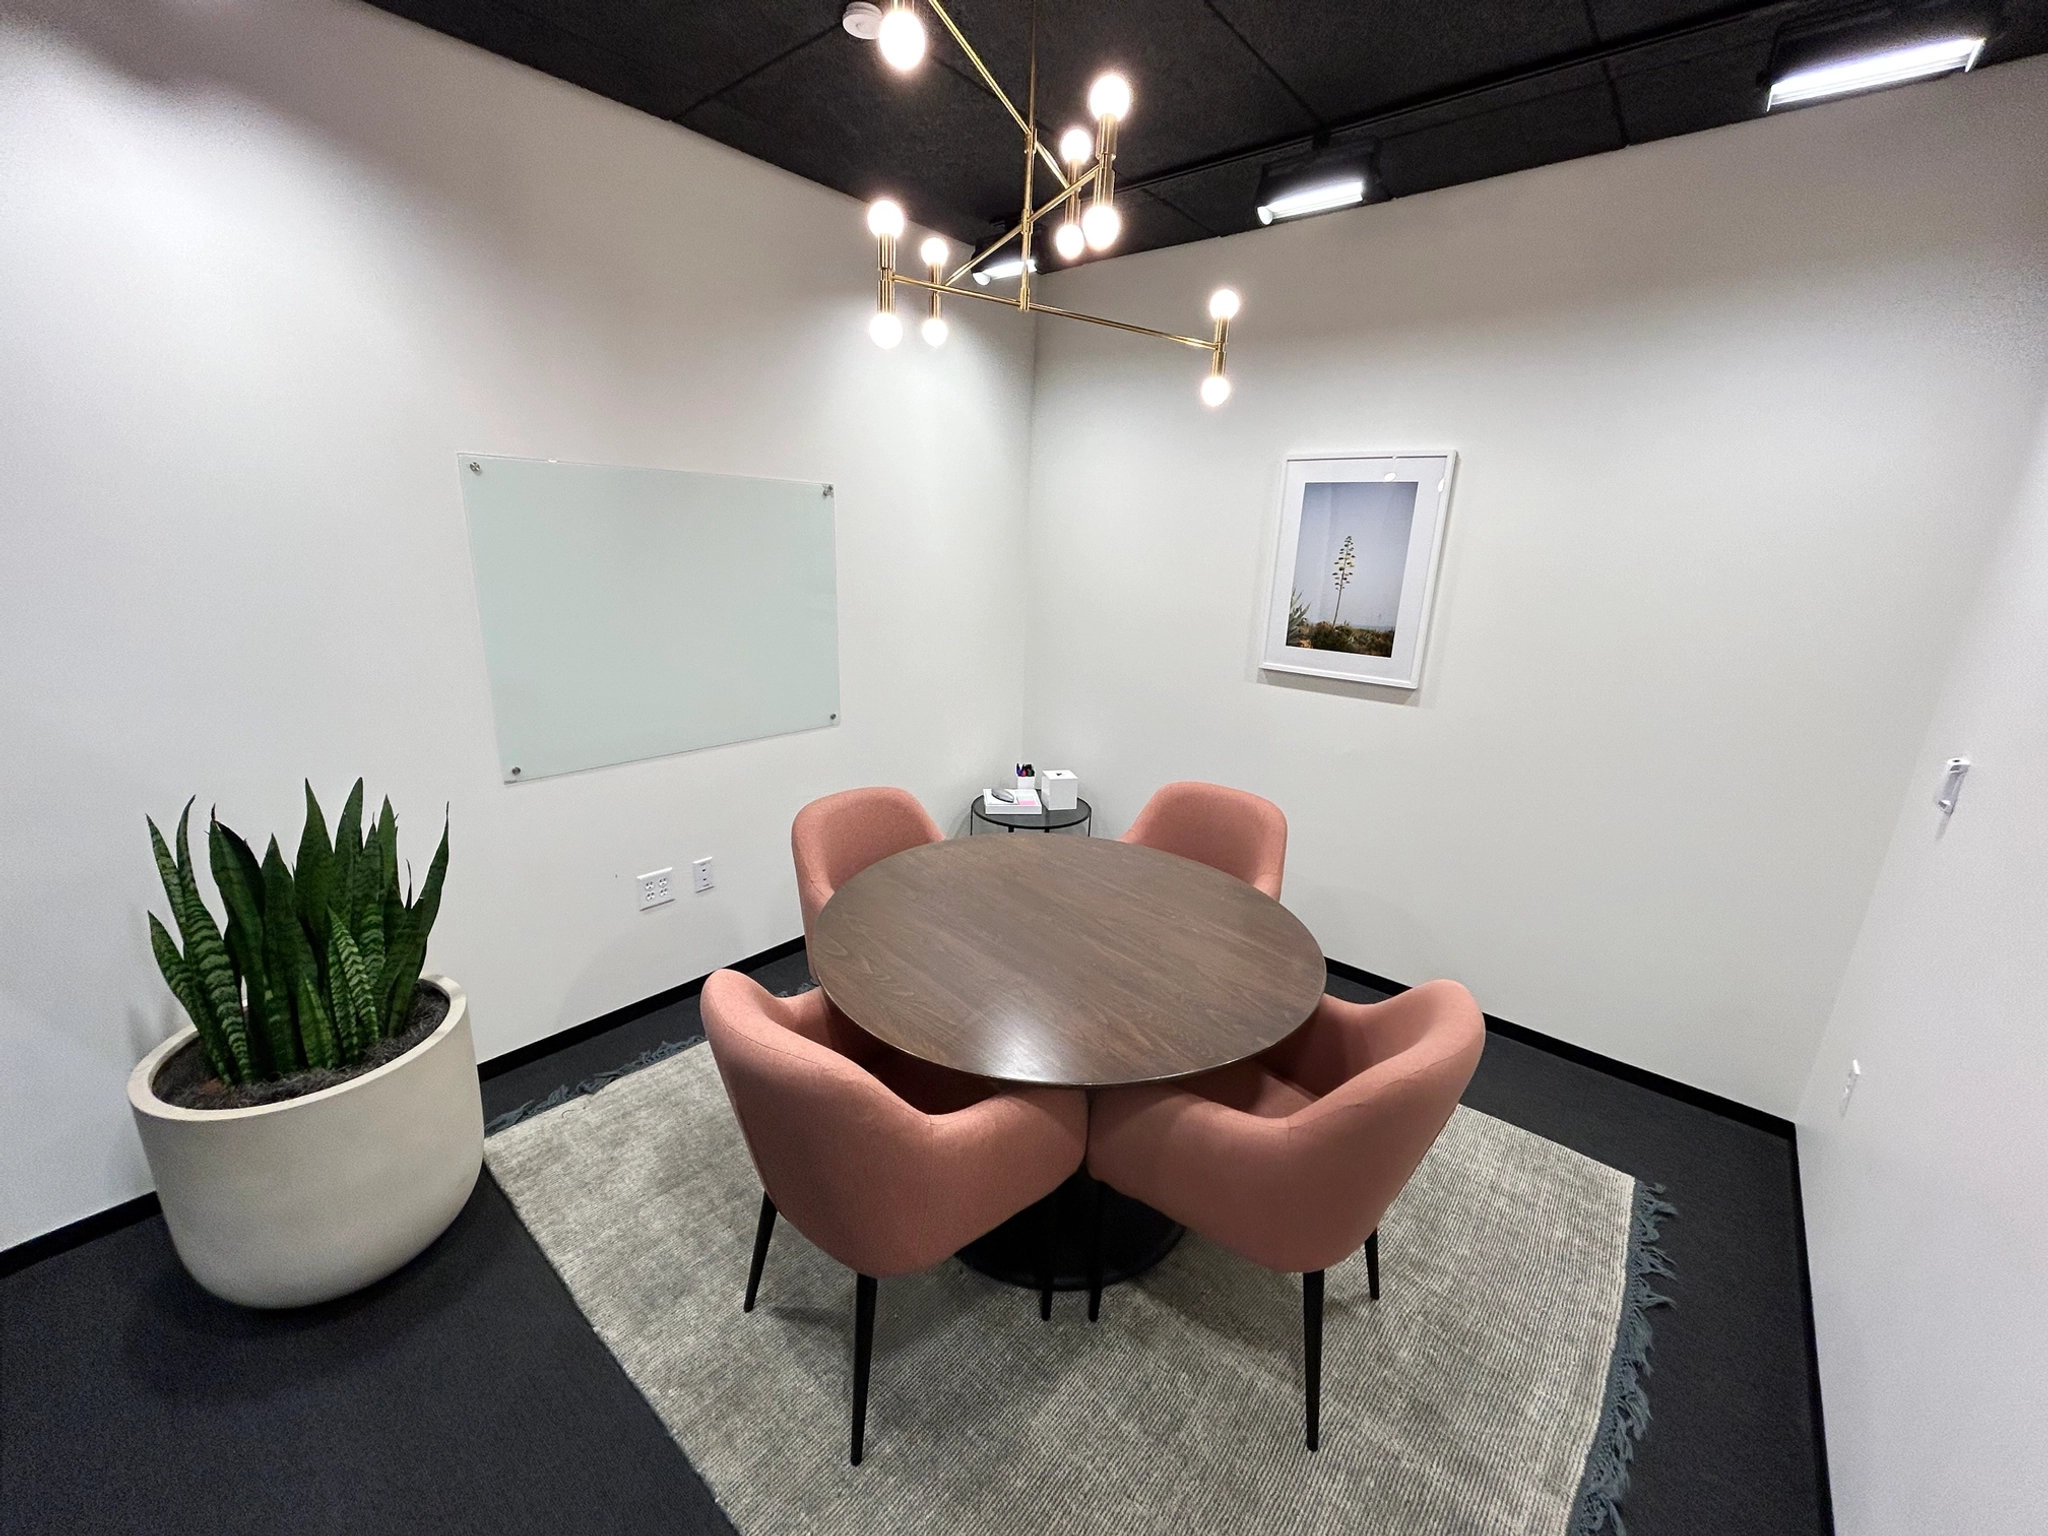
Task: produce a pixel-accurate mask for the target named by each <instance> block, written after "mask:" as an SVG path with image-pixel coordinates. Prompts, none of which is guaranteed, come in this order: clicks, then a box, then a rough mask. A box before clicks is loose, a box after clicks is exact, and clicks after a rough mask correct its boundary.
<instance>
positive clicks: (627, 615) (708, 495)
mask: <svg viewBox="0 0 2048 1536" xmlns="http://www.w3.org/2000/svg"><path fill="white" fill-rule="evenodd" d="M456 473H457V474H458V475H459V476H460V478H461V481H462V501H463V507H464V510H465V511H466V512H467V514H468V518H469V550H470V558H471V561H472V562H473V564H474V566H475V569H476V600H477V609H478V612H479V615H480V617H481V619H482V621H483V640H484V663H485V666H486V668H487V670H488V671H489V674H490V682H491V705H492V710H493V713H494V714H495V716H496V719H497V726H498V757H499V766H500V769H501V771H502V772H503V774H504V777H505V780H506V782H508V783H510V782H514V781H524V780H526V779H535V778H545V777H547V776H548V775H549V774H556V773H574V772H575V771H577V770H578V769H582V768H602V767H605V766H607V765H609V764H612V763H628V762H634V761H636V760H638V759H641V758H648V757H662V756H665V755H667V754H668V753H671V752H689V751H693V750H695V749H697V748H699V747H715V746H719V745H722V744H724V743H727V742H734V741H751V740H754V739H756V738H758V737H762V736H780V735H784V734H786V733H788V732H790V731H808V730H815V729H818V728H820V727H823V726H829V725H833V724H836V723H837V722H838V719H839V611H838V593H837V586H836V581H835V575H834V560H833V540H832V487H831V486H829V485H820V484H818V483H816V482H806V481H795V480H752V479H747V478H744V477H741V476H738V475H700V474H689V473H685V472H683V471H680V470H672V469H624V468H618V467H615V466H611V465H603V464H561V463H557V462H555V461H554V460H551V459H548V460H541V459H507V458H493V457H490V456H488V455H484V454H461V455H458V456H457V462H456Z"/></svg>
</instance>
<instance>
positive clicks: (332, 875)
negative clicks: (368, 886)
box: [327, 779, 363, 912]
mask: <svg viewBox="0 0 2048 1536" xmlns="http://www.w3.org/2000/svg"><path fill="white" fill-rule="evenodd" d="M362 853H363V781H362V780H361V779H357V780H356V782H355V787H354V788H353V789H351V790H350V791H349V792H348V799H347V800H346V801H344V802H343V803H342V807H341V814H340V815H339V816H337V817H336V818H335V819H334V867H333V868H332V869H331V870H329V871H328V876H327V905H328V906H329V908H331V909H333V910H335V911H340V912H347V911H348V895H349V892H350V890H351V889H353V888H354V885H355V869H356V861H357V860H358V859H360V858H361V857H362Z"/></svg>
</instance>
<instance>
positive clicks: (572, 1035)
mask: <svg viewBox="0 0 2048 1536" xmlns="http://www.w3.org/2000/svg"><path fill="white" fill-rule="evenodd" d="M803 947H804V941H803V937H802V935H798V936H797V937H796V938H793V939H788V940H785V941H784V942H783V943H780V944H776V945H773V946H771V947H770V948H768V949H764V950H762V951H761V952H760V953H759V954H758V955H749V956H747V957H746V959H744V960H735V961H734V962H733V963H732V967H731V968H732V969H735V970H752V969H753V968H754V967H756V966H761V965H768V964H770V963H772V962H773V961H776V960H780V959H782V958H783V957H784V956H786V955H794V954H797V953H799V952H801V951H802V949H803ZM710 979H711V978H710V975H709V973H708V972H707V973H706V974H705V975H703V976H699V977H697V978H695V979H694V980H691V981H686V982H684V983H683V984H682V985H681V986H679V987H670V988H669V989H668V990H667V991H665V992H657V993H655V994H654V996H652V997H643V998H641V999H640V1001H639V1002H637V1003H628V1004H627V1005H626V1006H625V1007H623V1008H614V1009H613V1010H612V1011H611V1012H610V1013H607V1014H604V1015H602V1016H600V1017H598V1018H595V1019H592V1020H590V1021H589V1022H588V1023H586V1024H575V1025H571V1026H570V1027H569V1028H568V1029H564V1030H559V1031H557V1032H556V1033H554V1034H552V1035H548V1036H546V1037H544V1038H542V1039H539V1040H536V1041H534V1042H533V1043H532V1044H531V1045H522V1046H521V1047H519V1049H518V1050H516V1051H507V1052H506V1053H505V1054H504V1055H502V1056H493V1057H492V1058H491V1059H490V1060H489V1061H486V1062H482V1063H480V1064H479V1065H478V1067H477V1069H476V1072H477V1077H478V1078H479V1079H481V1080H483V1081H485V1082H488V1081H489V1080H490V1079H492V1078H494V1077H498V1076H500V1075H502V1074H503V1073H506V1072H511V1071H514V1070H516V1069H517V1068H519V1067H523V1066H525V1065H527V1063H529V1062H534V1061H539V1060H540V1059H541V1058H542V1057H543V1056H552V1055H553V1054H554V1053H555V1052H556V1051H559V1050H562V1049H564V1048H566V1047H568V1046H572V1045H578V1044H581V1043H582V1042H583V1041H585V1040H589V1039H593V1038H594V1037H596V1036H598V1035H601V1034H603V1033H604V1032H605V1031H606V1030H608V1029H616V1028H618V1027H619V1025H621V1024H629V1023H631V1022H632V1021H633V1020H634V1019H638V1018H644V1017H645V1016H646V1015H648V1014H650V1013H653V1012H654V1011H655V1010H656V1009H658V1008H666V1007H668V1006H669V1005H670V1004H671V1003H679V1002H682V1001H683V1000H684V999H685V998H691V997H695V996H696V995H697V994H698V993H699V992H701V991H703V990H704V983H705V982H706V981H708V980H710ZM160 1209H161V1207H160V1206H159V1205H158V1203H157V1198H156V1192H155V1191H154V1190H152V1191H150V1192H149V1193H148V1194H145V1195H137V1196H136V1197H135V1198H134V1199H133V1200H124V1201H122V1202H121V1203H120V1204H119V1205H115V1206H109V1207H108V1208H107V1209H106V1210H104V1211H95V1212H93V1214H92V1215H90V1216H83V1217H80V1218H79V1219H78V1220H77V1221H73V1222H67V1223H66V1224H65V1225H63V1226H61V1227H57V1228H55V1229H54V1230H52V1231H49V1232H44V1233H41V1234H39V1235H38V1236H35V1237H31V1238H29V1239H27V1240H26V1241H25V1242H20V1243H16V1244H15V1245H14V1246H13V1247H11V1248H0V1279H4V1278H5V1277H7V1276H8V1275H13V1274H19V1273H20V1272H21V1271H22V1270H24V1269H27V1268H28V1267H29V1266H30V1265H31V1264H40V1263H41V1262H42V1261H43V1260H44V1259H48V1258H54V1257H55V1256H56V1255H58V1254H60V1253H63V1252H65V1251H66V1250H68V1249H72V1248H76V1247H78V1246H79V1245H80V1244H81V1243H89V1242H91V1241H92V1240H93V1239H94V1238H96V1237H104V1236H106V1235H107V1234H108V1233H109V1232H118V1231H120V1230H121V1229H122V1228H123V1227H132V1226H134V1225H135V1223H137V1222H138V1221H147V1220H149V1218H150V1217H152V1216H154V1215H156V1214H157V1212H158V1211H159V1210H160Z"/></svg>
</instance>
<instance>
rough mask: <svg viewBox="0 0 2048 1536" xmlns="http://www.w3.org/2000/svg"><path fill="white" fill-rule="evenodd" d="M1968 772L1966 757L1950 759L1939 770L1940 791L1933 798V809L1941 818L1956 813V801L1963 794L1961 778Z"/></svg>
mask: <svg viewBox="0 0 2048 1536" xmlns="http://www.w3.org/2000/svg"><path fill="white" fill-rule="evenodd" d="M1969 771H1970V760H1969V759H1968V758H1967V757H1952V758H1950V759H1949V760H1948V761H1947V762H1946V763H1944V764H1942V768H1941V789H1940V791H1939V792H1938V793H1937V794H1936V795H1935V797H1934V808H1935V809H1936V810H1938V811H1940V812H1941V814H1942V815H1943V816H1953V815H1955V813H1956V800H1957V798H1958V797H1959V796H1960V795H1961V794H1962V792H1963V778H1964V776H1965V775H1967V774H1968V773H1969Z"/></svg>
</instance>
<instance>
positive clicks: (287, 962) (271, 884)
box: [263, 837, 332, 1072]
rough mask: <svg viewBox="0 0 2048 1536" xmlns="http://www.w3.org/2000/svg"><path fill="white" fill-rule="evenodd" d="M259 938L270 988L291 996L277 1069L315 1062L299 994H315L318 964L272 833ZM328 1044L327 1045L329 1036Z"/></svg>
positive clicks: (266, 854) (266, 857)
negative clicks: (287, 1033)
mask: <svg viewBox="0 0 2048 1536" xmlns="http://www.w3.org/2000/svg"><path fill="white" fill-rule="evenodd" d="M263 939H264V955H263V959H264V963H265V965H267V966H268V967H269V970H270V983H271V988H272V990H273V991H274V992H275V993H276V994H277V995H278V996H280V997H284V998H288V999H290V1000H291V1008H292V1013H293V1016H294V1018H295V1019H296V1021H297V1027H296V1029H295V1030H294V1032H293V1039H292V1042H291V1053H292V1054H291V1058H290V1063H289V1065H286V1064H284V1063H280V1064H279V1068H278V1069H279V1070H280V1071H286V1072H290V1071H297V1070H298V1069H299V1068H300V1067H302V1066H311V1065H314V1064H315V1063H314V1061H313V1042H312V1041H311V1040H310V1039H309V1038H308V1037H307V1033H306V1031H307V1022H306V1014H305V1008H304V1005H303V997H304V996H305V993H306V992H307V991H308V990H310V991H311V992H312V993H313V994H314V995H315V996H317V995H318V993H319V987H320V968H319V966H318V965H316V964H315V963H314V960H313V951H312V948H311V947H310V946H309V945H308V944H307V943H306V930H305V929H304V928H303V927H301V926H300V925H299V912H298V896H297V891H296V889H295V888H294V883H293V881H292V872H291V870H290V869H288V868H287V867H286V866H285V862H284V854H283V853H282V852H281V851H280V850H279V848H278V846H277V839H276V838H274V837H273V838H272V839H271V840H270V846H269V847H267V848H265V849H264V850H263ZM329 1045H330V1049H331V1047H332V1037H331V1036H330V1039H329Z"/></svg>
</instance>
